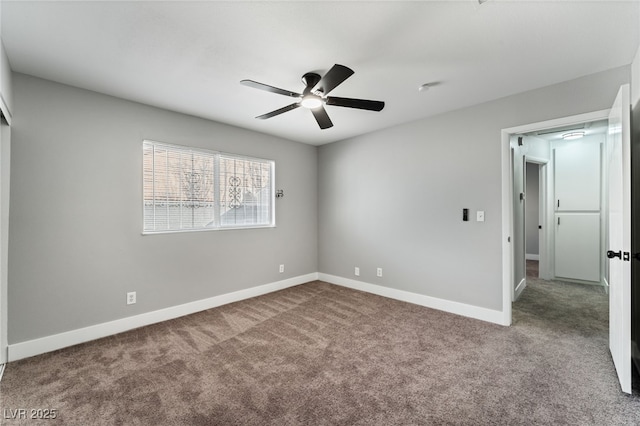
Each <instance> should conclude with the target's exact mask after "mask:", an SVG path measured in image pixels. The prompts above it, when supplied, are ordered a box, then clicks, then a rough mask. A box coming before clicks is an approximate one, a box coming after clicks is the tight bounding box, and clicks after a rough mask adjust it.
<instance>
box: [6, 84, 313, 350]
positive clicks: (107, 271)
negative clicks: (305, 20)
mask: <svg viewBox="0 0 640 426" xmlns="http://www.w3.org/2000/svg"><path fill="white" fill-rule="evenodd" d="M13 83H14V110H13V117H14V120H13V126H12V153H11V155H12V157H11V210H10V215H11V222H10V229H9V241H10V242H9V262H10V268H9V295H8V298H9V303H8V304H9V330H8V334H9V344H12V343H18V342H22V341H26V340H30V339H34V338H38V337H42V336H47V335H51V334H55V333H60V332H64V331H67V330H73V329H77V328H81V327H86V326H90V325H93V324H98V323H103V322H106V321H111V320H115V319H120V318H124V317H127V316H131V315H135V314H140V313H144V312H150V311H154V310H157V309H161V308H165V307H169V306H174V305H179V304H182V303H186V302H190V301H195V300H200V299H204V298H208V297H212V296H217V295H221V294H225V293H229V292H233V291H236V290H240V289H245V288H250V287H254V286H257V285H260V284H266V283H270V282H275V281H279V280H282V279H286V278H291V277H295V276H299V275H304V274H308V273H312V272H316V271H317V270H318V266H317V204H316V203H317V149H316V148H315V147H313V146H308V145H303V144H300V143H296V142H292V141H287V140H283V139H279V138H275V137H271V136H266V135H262V134H259V133H255V132H251V131H247V130H242V129H239V128H235V127H231V126H227V125H223V124H219V123H215V122H211V121H207V120H203V119H198V118H194V117H190V116H186V115H181V114H177V113H173V112H168V111H164V110H161V109H157V108H152V107H148V106H144V105H141V104H136V103H133V102H127V101H124V100H121V99H117V98H113V97H109V96H104V95H101V94H97V93H94V92H89V91H85V90H82V89H77V88H72V87H68V86H64V85H60V84H56V83H53V82H49V81H45V80H41V79H37V78H33V77H29V76H25V75H21V74H15V75H14V81H13ZM143 139H153V140H158V141H163V142H169V143H175V144H183V145H190V146H195V147H201V148H208V149H213V150H221V151H225V152H231V153H237V154H245V155H250V156H254V157H262V158H267V159H272V160H275V162H276V188H278V189H284V191H285V197H284V198H282V199H278V200H276V224H277V227H276V228H270V229H254V230H227V231H209V232H196V233H176V234H163V235H148V236H142V235H141V232H142V200H141V197H142V140H143ZM281 263H284V264H285V265H286V270H285V271H286V272H285V273H284V274H279V273H278V265H279V264H281ZM127 291H137V299H138V301H137V304H135V305H130V306H127V305H126V304H125V293H126V292H127Z"/></svg>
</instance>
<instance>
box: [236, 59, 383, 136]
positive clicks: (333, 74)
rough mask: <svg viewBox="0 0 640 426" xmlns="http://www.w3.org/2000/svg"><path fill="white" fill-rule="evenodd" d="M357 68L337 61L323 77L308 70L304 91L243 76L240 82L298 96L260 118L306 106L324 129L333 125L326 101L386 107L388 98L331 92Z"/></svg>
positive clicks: (339, 104) (345, 104)
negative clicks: (366, 97)
mask: <svg viewBox="0 0 640 426" xmlns="http://www.w3.org/2000/svg"><path fill="white" fill-rule="evenodd" d="M353 73H354V72H353V70H352V69H350V68H348V67H345V66H344V65H339V64H335V65H334V66H333V67H331V69H330V70H329V71H327V73H326V74H325V75H324V76H322V77H320V75H318V74H316V73H314V72H308V73H306V74H305V75H303V76H302V82H303V83H304V84H305V86H306V87H305V88H304V90H303V91H302V93H296V92H291V91H289V90H284V89H279V88H277V87H273V86H269V85H267V84H263V83H258V82H257V81H253V80H242V81H241V82H240V84H243V85H245V86H249V87H253V88H255V89H260V90H266V91H267V92H272V93H277V94H279V95H284V96H289V97H292V98H296V101H295V102H294V103H292V104H290V105H287V106H285V107H282V108H280V109H277V110H275V111H271V112H268V113H266V114H263V115H259V116H257V117H256V118H259V119H260V120H265V119H267V118H271V117H275V116H276V115H280V114H282V113H283V112H287V111H291V110H293V109H296V108H299V107H304V108H307V109H309V110H310V111H311V113H312V114H313V116H314V117H315V119H316V121H317V122H318V125H319V126H320V128H321V129H328V128H329V127H332V126H333V123H332V122H331V119H330V118H329V115H328V114H327V111H326V110H325V109H324V106H323V105H333V106H341V107H348V108H357V109H365V110H368V111H381V110H382V108H384V102H381V101H370V100H366V99H353V98H338V97H336V96H327V95H328V94H329V92H331V91H332V90H333V89H335V88H336V87H337V86H338V85H340V84H341V83H342V82H344V81H345V80H346V79H347V78H349V77H351V75H353Z"/></svg>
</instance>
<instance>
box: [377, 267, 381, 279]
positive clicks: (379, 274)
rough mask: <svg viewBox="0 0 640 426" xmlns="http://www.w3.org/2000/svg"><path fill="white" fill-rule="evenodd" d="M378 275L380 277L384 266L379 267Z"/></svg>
mask: <svg viewBox="0 0 640 426" xmlns="http://www.w3.org/2000/svg"><path fill="white" fill-rule="evenodd" d="M376 275H377V276H379V277H381V276H382V268H378V270H377V271H376Z"/></svg>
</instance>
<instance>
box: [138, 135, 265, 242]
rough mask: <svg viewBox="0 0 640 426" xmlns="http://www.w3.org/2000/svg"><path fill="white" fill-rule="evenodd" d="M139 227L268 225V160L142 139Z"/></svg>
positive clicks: (177, 228)
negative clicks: (142, 207) (141, 222)
mask: <svg viewBox="0 0 640 426" xmlns="http://www.w3.org/2000/svg"><path fill="white" fill-rule="evenodd" d="M143 163H144V164H143V180H144V182H143V192H144V193H143V199H144V227H143V228H144V229H143V232H144V233H154V232H174V231H194V230H207V229H219V228H247V227H268V226H274V223H275V221H274V191H273V175H274V163H273V161H270V160H264V159H259V158H250V157H242V156H236V155H231V154H225V153H220V152H214V151H206V150H200V149H194V148H189V147H184V146H178V145H168V144H164V143H159V142H153V141H144V143H143Z"/></svg>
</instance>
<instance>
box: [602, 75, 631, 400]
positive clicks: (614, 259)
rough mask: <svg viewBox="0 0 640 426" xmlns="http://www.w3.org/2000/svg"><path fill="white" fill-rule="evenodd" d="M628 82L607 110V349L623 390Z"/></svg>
mask: <svg viewBox="0 0 640 426" xmlns="http://www.w3.org/2000/svg"><path fill="white" fill-rule="evenodd" d="M630 109H631V108H630V100H629V85H628V84H626V85H624V86H622V87H620V91H619V92H618V96H617V97H616V100H615V102H614V104H613V107H611V112H610V113H609V131H608V135H607V160H608V166H609V173H608V175H609V180H608V190H609V218H608V222H609V248H608V251H607V257H608V258H609V286H610V288H609V349H610V350H611V356H612V358H613V363H614V365H615V367H616V371H617V373H618V379H619V380H620V386H621V388H622V391H623V392H626V393H631V262H630V261H629V253H630V252H631V141H630V123H629V122H630V119H631V112H630Z"/></svg>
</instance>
